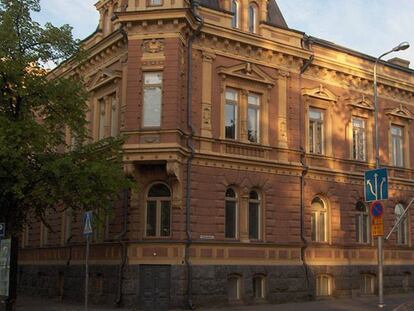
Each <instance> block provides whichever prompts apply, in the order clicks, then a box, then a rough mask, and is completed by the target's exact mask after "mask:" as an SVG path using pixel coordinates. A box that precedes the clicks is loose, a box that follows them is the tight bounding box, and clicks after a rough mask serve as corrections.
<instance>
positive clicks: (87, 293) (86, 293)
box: [85, 234, 89, 311]
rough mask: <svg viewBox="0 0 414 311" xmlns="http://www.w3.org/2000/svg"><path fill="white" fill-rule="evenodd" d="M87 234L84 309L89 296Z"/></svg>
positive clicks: (86, 310)
mask: <svg viewBox="0 0 414 311" xmlns="http://www.w3.org/2000/svg"><path fill="white" fill-rule="evenodd" d="M88 261H89V234H88V235H86V254H85V311H88V296H89V262H88Z"/></svg>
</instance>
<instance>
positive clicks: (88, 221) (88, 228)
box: [83, 211, 93, 236]
mask: <svg viewBox="0 0 414 311" xmlns="http://www.w3.org/2000/svg"><path fill="white" fill-rule="evenodd" d="M92 220H93V212H92V211H89V212H86V213H85V215H84V217H83V235H84V236H91V235H92V234H93V228H92Z"/></svg>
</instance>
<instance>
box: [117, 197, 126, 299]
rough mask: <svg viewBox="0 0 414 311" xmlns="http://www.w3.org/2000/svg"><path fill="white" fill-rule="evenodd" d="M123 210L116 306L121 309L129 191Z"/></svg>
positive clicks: (124, 198) (124, 199) (119, 237)
mask: <svg viewBox="0 0 414 311" xmlns="http://www.w3.org/2000/svg"><path fill="white" fill-rule="evenodd" d="M122 206H123V210H124V227H123V229H122V232H121V233H120V234H119V235H118V236H117V240H118V243H119V244H120V245H121V249H122V252H121V263H120V264H119V269H118V296H117V299H116V301H115V306H116V307H120V306H121V303H122V285H123V282H122V279H123V278H124V267H125V264H126V260H127V243H126V242H125V240H124V238H125V236H126V234H127V231H128V207H129V189H125V190H124V195H123V202H122Z"/></svg>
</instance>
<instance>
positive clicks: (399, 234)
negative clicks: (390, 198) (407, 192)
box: [394, 203, 410, 246]
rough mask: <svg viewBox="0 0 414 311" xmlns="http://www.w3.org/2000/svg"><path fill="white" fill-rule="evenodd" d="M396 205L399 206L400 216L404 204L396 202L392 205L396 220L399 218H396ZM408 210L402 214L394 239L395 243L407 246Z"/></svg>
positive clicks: (408, 235)
mask: <svg viewBox="0 0 414 311" xmlns="http://www.w3.org/2000/svg"><path fill="white" fill-rule="evenodd" d="M397 207H398V208H400V210H401V214H399V216H400V217H401V215H402V213H403V212H404V205H403V204H401V203H397V204H396V205H395V207H394V216H395V219H394V221H395V222H397V221H398V219H399V218H397V217H396V216H397ZM409 223H410V222H409V211H407V213H406V214H405V215H404V220H403V221H402V222H401V224H400V226H399V227H398V228H397V229H396V230H395V241H396V244H397V245H400V246H409V237H410V234H409V232H410V227H409Z"/></svg>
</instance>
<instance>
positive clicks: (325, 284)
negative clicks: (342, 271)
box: [316, 274, 333, 297]
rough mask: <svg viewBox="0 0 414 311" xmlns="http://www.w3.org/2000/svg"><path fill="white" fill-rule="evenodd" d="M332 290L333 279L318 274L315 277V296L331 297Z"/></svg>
mask: <svg viewBox="0 0 414 311" xmlns="http://www.w3.org/2000/svg"><path fill="white" fill-rule="evenodd" d="M332 288H333V279H332V277H331V276H330V275H327V274H320V275H318V276H317V277H316V296H318V297H324V296H331V295H332Z"/></svg>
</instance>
